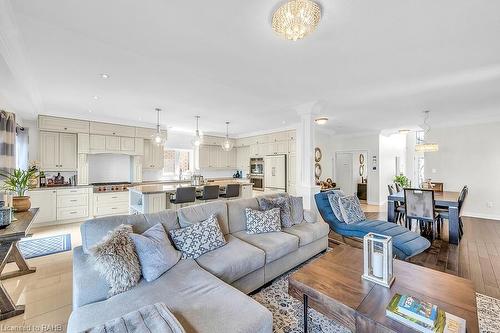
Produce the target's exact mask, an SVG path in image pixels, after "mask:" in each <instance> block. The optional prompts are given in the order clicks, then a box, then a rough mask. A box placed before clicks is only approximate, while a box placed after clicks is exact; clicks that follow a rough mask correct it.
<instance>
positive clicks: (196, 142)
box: [193, 116, 201, 147]
mask: <svg viewBox="0 0 500 333" xmlns="http://www.w3.org/2000/svg"><path fill="white" fill-rule="evenodd" d="M195 118H196V132H195V134H194V139H193V145H194V146H195V147H198V146H199V145H200V144H201V135H200V130H199V129H198V121H199V120H200V116H195Z"/></svg>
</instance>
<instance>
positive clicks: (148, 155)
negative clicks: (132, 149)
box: [142, 140, 165, 169]
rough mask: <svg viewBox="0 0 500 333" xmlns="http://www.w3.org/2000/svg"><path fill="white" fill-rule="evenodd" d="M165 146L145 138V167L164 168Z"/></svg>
mask: <svg viewBox="0 0 500 333" xmlns="http://www.w3.org/2000/svg"><path fill="white" fill-rule="evenodd" d="M164 158H165V157H164V152H163V147H162V146H159V145H157V144H155V143H153V142H152V141H151V140H144V162H143V164H142V166H143V169H162V168H163V163H164Z"/></svg>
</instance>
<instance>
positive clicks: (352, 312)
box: [288, 245, 479, 333]
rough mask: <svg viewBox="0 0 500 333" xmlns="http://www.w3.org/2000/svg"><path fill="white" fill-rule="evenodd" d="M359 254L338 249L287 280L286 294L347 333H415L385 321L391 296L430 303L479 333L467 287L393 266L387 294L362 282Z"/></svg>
mask: <svg viewBox="0 0 500 333" xmlns="http://www.w3.org/2000/svg"><path fill="white" fill-rule="evenodd" d="M362 273H363V251H362V250H360V249H357V248H354V247H350V246H346V245H339V246H336V247H335V248H334V249H333V250H332V251H331V252H329V253H327V254H325V255H323V256H321V257H320V258H318V259H316V260H314V261H312V262H311V263H309V264H307V265H305V266H304V267H302V268H300V269H299V270H298V271H297V272H295V273H293V274H292V275H291V276H290V278H289V287H288V288H289V290H288V292H289V294H290V295H292V296H293V297H295V298H297V299H300V300H302V301H303V302H304V331H305V332H307V311H308V307H309V306H310V307H312V308H314V309H315V310H317V311H318V312H321V313H322V314H324V315H326V316H327V317H329V318H331V319H333V320H335V321H337V322H339V323H340V324H342V325H344V326H345V327H347V328H349V329H350V330H351V331H352V332H367V333H368V332H379V333H382V332H383V333H396V332H397V333H409V332H412V333H414V332H417V331H415V330H413V329H412V328H410V327H408V326H405V325H403V324H401V323H399V322H397V321H395V320H392V319H390V318H388V317H386V316H385V309H386V307H387V304H389V301H390V300H391V298H392V297H393V296H394V294H396V293H399V294H408V295H413V296H416V297H418V298H421V299H423V300H426V301H429V302H432V303H433V304H436V305H437V306H438V307H440V308H442V309H443V310H445V311H446V312H449V313H451V314H454V315H456V316H459V317H462V318H464V319H465V320H466V321H467V332H468V333H475V332H479V326H478V319H477V310H476V293H475V288H474V284H473V283H472V281H470V280H467V279H463V278H460V277H457V276H454V275H450V274H446V273H442V272H439V271H435V270H432V269H429V268H425V267H421V266H417V265H414V264H410V263H408V262H406V261H400V260H394V273H395V277H396V280H395V281H394V284H393V285H392V287H391V288H390V289H388V288H385V287H383V286H380V285H378V284H376V283H373V282H369V281H366V280H364V279H362V278H361V274H362Z"/></svg>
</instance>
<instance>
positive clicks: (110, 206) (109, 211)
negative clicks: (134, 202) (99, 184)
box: [93, 192, 129, 217]
mask: <svg viewBox="0 0 500 333" xmlns="http://www.w3.org/2000/svg"><path fill="white" fill-rule="evenodd" d="M128 197H129V193H128V192H110V193H96V194H94V212H93V215H94V216H95V217H97V216H108V215H120V214H128V212H129V198H128Z"/></svg>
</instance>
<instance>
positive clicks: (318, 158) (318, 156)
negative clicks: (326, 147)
mask: <svg viewBox="0 0 500 333" xmlns="http://www.w3.org/2000/svg"><path fill="white" fill-rule="evenodd" d="M321 157H323V154H322V153H321V149H319V148H318V147H316V148H314V162H316V163H318V162H319V161H321Z"/></svg>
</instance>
